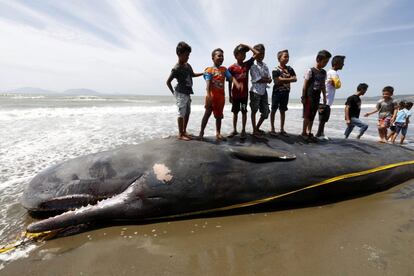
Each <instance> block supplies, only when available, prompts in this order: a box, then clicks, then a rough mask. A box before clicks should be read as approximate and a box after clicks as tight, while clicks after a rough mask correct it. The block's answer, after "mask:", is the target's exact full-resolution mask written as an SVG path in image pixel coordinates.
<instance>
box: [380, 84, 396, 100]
mask: <svg viewBox="0 0 414 276" xmlns="http://www.w3.org/2000/svg"><path fill="white" fill-rule="evenodd" d="M393 94H394V87H392V86H385V87H384V88H383V89H382V98H384V99H385V100H388V99H390V98H391V97H392V95H393Z"/></svg>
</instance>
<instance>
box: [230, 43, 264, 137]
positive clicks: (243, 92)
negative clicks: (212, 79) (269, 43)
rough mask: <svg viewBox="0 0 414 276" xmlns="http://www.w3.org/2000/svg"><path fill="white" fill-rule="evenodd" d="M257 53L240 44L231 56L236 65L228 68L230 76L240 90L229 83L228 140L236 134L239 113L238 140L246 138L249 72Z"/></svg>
mask: <svg viewBox="0 0 414 276" xmlns="http://www.w3.org/2000/svg"><path fill="white" fill-rule="evenodd" d="M249 50H250V51H252V52H253V57H251V58H250V59H249V60H247V61H244V60H245V59H246V52H248V51H249ZM258 53H259V52H258V51H257V50H255V49H253V48H252V47H250V46H248V45H245V44H240V45H237V47H236V48H235V49H234V51H233V54H234V57H235V58H236V61H237V63H234V64H233V65H231V66H230V67H229V71H230V73H231V74H232V76H233V77H234V78H235V79H236V80H237V81H238V82H239V83H240V85H241V88H240V89H237V87H236V86H235V85H232V84H233V83H232V82H231V81H230V82H229V100H230V103H231V104H232V107H231V112H233V132H232V133H230V135H229V136H228V137H229V138H231V137H233V136H235V135H237V134H238V132H237V117H238V114H239V112H241V114H242V131H241V134H240V139H245V138H246V121H247V100H248V98H249V94H248V91H249V87H248V86H249V70H250V68H251V67H252V65H253V63H254V58H255V56H256V55H257V54H258Z"/></svg>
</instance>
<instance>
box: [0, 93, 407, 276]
mask: <svg viewBox="0 0 414 276" xmlns="http://www.w3.org/2000/svg"><path fill="white" fill-rule="evenodd" d="M202 103H203V99H202V97H194V98H193V105H192V114H191V118H190V123H189V131H190V132H191V133H193V134H197V133H198V131H199V127H200V122H201V117H202V115H203V111H204V108H203V104H202ZM343 104H344V100H337V103H336V105H335V106H334V107H333V109H332V115H331V120H330V121H329V123H328V124H327V128H326V134H327V135H328V136H329V137H337V138H338V137H343V131H344V129H345V122H344V115H343V109H344V106H343ZM363 104H364V105H363V108H362V113H364V112H366V111H368V110H372V109H373V107H374V103H372V102H367V103H364V102H363ZM301 112H302V109H301V104H300V103H299V102H298V101H295V100H292V102H291V104H290V105H289V111H288V112H287V119H286V122H287V123H286V130H287V131H288V132H289V133H294V134H299V133H300V130H301V122H302V119H301ZM224 116H225V118H224V121H223V133H225V134H226V133H229V132H230V131H231V116H232V114H231V113H230V105H227V106H226V108H225V115H224ZM363 120H365V121H366V122H368V123H369V129H368V131H367V133H366V135H364V137H363V139H369V140H374V141H375V140H376V139H377V133H376V117H375V115H373V116H371V117H369V118H363ZM278 125H279V116H277V119H276V126H278ZM316 128H317V124H316V122H315V124H314V130H315V131H316ZM263 129H264V130H269V129H270V127H269V122H268V121H266V122H265V123H264V127H263ZM247 131H248V132H250V131H251V127H250V123H248V129H247ZM213 134H214V120H213V118H211V119H210V122H209V124H208V128H207V130H206V135H209V136H211V135H213ZM413 134H414V133H413V131H412V127H411V126H410V128H409V132H408V142H409V144H408V146H411V137H413V136H412V135H413ZM170 135H176V107H175V104H174V99H173V98H172V97H171V96H170V97H168V96H165V97H164V96H152V97H151V96H116V97H115V96H114V97H109V96H108V97H87V96H76V97H51V96H24V95H23V96H22V95H20V96H16V95H3V96H1V101H0V136H1V137H2V138H1V140H0V164H1V168H0V171H1V172H2V173H1V176H0V194H1V198H0V218H1V219H0V238H1V240H2V244H5V243H9V242H12V241H14V239H15V237H16V235H19V234H20V233H21V232H22V231H24V229H25V226H26V225H27V224H29V223H30V222H32V221H33V220H34V219H32V218H30V217H29V216H28V214H27V211H26V210H25V209H24V208H23V207H22V206H21V205H20V203H19V198H20V196H21V194H22V191H23V188H24V185H25V184H26V183H28V181H30V179H31V178H32V177H33V176H34V175H35V174H36V173H38V172H40V171H41V170H42V169H45V168H46V167H49V166H50V165H52V164H55V163H57V162H59V161H63V160H66V159H69V158H73V157H76V156H81V155H85V154H89V153H94V152H98V151H103V150H108V149H113V148H116V147H119V146H122V145H126V144H139V143H142V142H144V141H148V140H151V139H154V138H159V137H166V136H170ZM356 135H357V130H356V129H355V130H354V133H353V134H352V135H351V137H352V139H355V136H356ZM413 198H414V181H409V182H407V183H403V184H401V185H398V186H395V187H394V188H392V189H390V190H387V191H384V192H381V193H377V194H372V195H369V196H364V197H359V198H354V199H350V200H346V201H342V202H336V203H330V204H327V205H321V206H308V207H302V208H295V209H292V208H291V209H284V210H273V211H267V210H260V211H258V210H252V211H251V212H249V211H248V210H247V211H245V212H243V213H235V214H226V215H225V216H221V215H220V214H217V215H216V216H207V217H198V218H191V219H188V220H176V221H174V220H171V221H163V222H157V223H148V224H141V225H134V224H126V225H116V226H106V227H103V228H99V229H91V230H90V231H86V232H82V233H80V234H76V235H71V236H68V237H62V238H58V239H54V240H49V241H45V242H38V243H34V244H31V245H25V246H23V247H22V248H19V249H18V250H16V251H13V252H10V253H8V254H5V255H1V256H0V273H1V274H2V275H96V274H101V275H131V274H135V275H252V274H258V275H269V274H277V275H333V274H334V275H337V274H339V275H414V272H413V271H414V265H413V262H412V257H411V256H412V255H413V254H414V215H413V214H414V212H413V211H414V201H413Z"/></svg>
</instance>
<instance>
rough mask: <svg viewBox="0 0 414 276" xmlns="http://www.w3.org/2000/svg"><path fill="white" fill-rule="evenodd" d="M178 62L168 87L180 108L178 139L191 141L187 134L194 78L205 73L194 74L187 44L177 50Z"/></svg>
mask: <svg viewBox="0 0 414 276" xmlns="http://www.w3.org/2000/svg"><path fill="white" fill-rule="evenodd" d="M176 53H177V56H178V62H177V64H176V65H175V66H174V68H173V69H172V70H171V74H170V76H169V77H168V79H167V86H168V88H169V89H170V91H171V93H172V94H173V95H174V96H175V99H176V103H177V107H178V119H177V123H178V139H180V140H184V141H188V140H191V137H190V135H189V134H188V133H187V124H188V120H189V118H190V112H191V97H190V95H191V94H194V92H193V79H192V78H193V77H199V76H202V75H203V73H198V74H196V73H194V71H193V68H192V67H191V65H190V64H189V63H188V59H189V57H190V53H191V47H190V45H188V44H187V43H185V42H183V41H181V42H179V43H178V45H177V48H176ZM173 79H177V85H176V86H175V89H173V87H172V85H171V82H172V80H173Z"/></svg>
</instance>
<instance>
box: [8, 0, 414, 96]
mask: <svg viewBox="0 0 414 276" xmlns="http://www.w3.org/2000/svg"><path fill="white" fill-rule="evenodd" d="M392 3H393V2H391V1H365V2H359V1H356V0H351V1H346V2H343V3H342V2H341V3H339V2H338V3H335V5H333V4H332V3H331V2H329V1H318V2H315V1H312V2H310V1H290V2H286V1H261V2H259V3H255V4H252V2H251V1H246V0H240V1H178V0H172V1H161V0H154V1H148V0H142V1H131V0H124V1H122V0H113V1H97V0H91V1H82V0H73V1H48V0H43V1H38V0H33V1H7V2H6V1H2V0H0V36H1V37H2V43H1V44H0V60H1V61H2V66H1V67H0V75H1V76H2V81H1V87H0V89H12V88H16V87H22V86H35V87H42V88H45V89H50V90H58V91H63V90H65V89H69V88H73V87H85V88H90V89H94V90H97V91H101V92H106V93H122V94H131V93H132V94H166V95H168V93H169V92H168V90H167V89H166V87H165V79H166V78H167V77H168V74H169V72H170V70H171V68H172V67H173V65H174V63H175V62H176V55H175V46H176V44H177V42H178V41H181V40H184V41H187V42H188V43H190V45H192V48H193V51H192V54H191V58H190V63H191V64H192V66H193V68H194V69H195V70H196V71H202V70H203V69H204V68H205V67H206V66H210V64H211V57H210V53H211V50H212V49H214V48H216V47H221V48H223V49H224V50H225V64H228V65H229V64H231V63H233V62H234V61H233V60H234V59H233V56H232V51H233V48H234V46H235V45H237V44H238V43H240V42H243V43H248V44H255V43H258V42H261V43H264V44H265V45H266V48H267V53H266V55H267V56H266V60H265V61H266V62H267V63H268V65H269V67H273V66H275V65H276V52H277V51H278V50H279V49H284V48H288V49H289V50H290V53H291V65H292V66H293V67H294V68H295V70H296V72H297V74H298V76H300V77H299V80H300V79H301V76H302V75H303V73H304V71H305V70H306V68H308V67H309V66H312V64H313V63H314V56H315V55H316V53H317V51H318V50H320V49H322V48H326V49H328V50H331V51H332V52H333V53H338V52H339V53H342V54H344V52H345V51H346V53H345V54H346V55H347V57H348V56H352V54H354V51H358V50H356V49H354V48H353V47H355V46H354V43H355V41H357V40H360V38H355V34H358V36H366V35H370V34H374V35H375V34H377V33H384V32H392V31H397V30H400V31H410V30H411V29H412V28H413V26H414V24H409V23H407V24H400V25H396V26H389V27H385V28H384V27H381V26H382V25H381V24H382V23H381V20H378V19H380V18H381V15H382V14H384V13H385V12H386V11H388V10H389V9H390V7H392V5H393V4H392ZM367 26H369V27H370V28H369V29H368V31H361V30H364V29H367ZM401 43H404V41H401ZM349 72H350V71H349ZM194 83H195V91H196V93H198V94H199V95H201V94H204V81H203V80H202V79H201V78H198V79H196V80H195V82H194ZM346 85H347V84H345V88H346ZM300 86H301V82H300V81H299V82H298V83H297V84H295V86H294V90H295V92H294V93H296V95H298V94H299V93H300Z"/></svg>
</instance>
